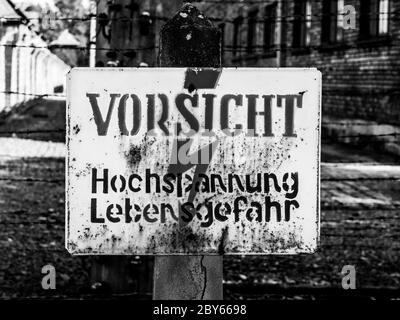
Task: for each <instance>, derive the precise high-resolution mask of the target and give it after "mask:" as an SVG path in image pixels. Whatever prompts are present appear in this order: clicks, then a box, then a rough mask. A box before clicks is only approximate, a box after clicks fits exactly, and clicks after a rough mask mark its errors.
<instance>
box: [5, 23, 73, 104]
mask: <svg viewBox="0 0 400 320" xmlns="http://www.w3.org/2000/svg"><path fill="white" fill-rule="evenodd" d="M69 69H70V67H69V66H68V65H66V64H65V63H64V62H63V61H61V60H60V59H59V58H58V57H57V56H55V55H54V54H52V53H51V52H50V51H49V50H48V49H47V48H46V43H45V42H44V41H43V40H42V39H41V38H40V37H39V36H38V35H37V34H36V33H34V32H32V31H31V30H30V29H29V28H28V27H27V26H26V25H24V24H20V23H10V24H7V23H3V25H2V27H1V28H0V112H3V111H4V110H7V109H10V108H12V107H13V106H15V105H17V104H20V103H22V102H25V101H28V100H32V99H35V98H37V96H38V95H43V94H52V93H54V90H55V89H57V88H58V91H59V90H60V89H59V88H60V87H62V88H63V89H64V88H65V80H66V74H67V72H68V71H69ZM62 91H63V90H62Z"/></svg>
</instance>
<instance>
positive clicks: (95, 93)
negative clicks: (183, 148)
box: [66, 68, 321, 255]
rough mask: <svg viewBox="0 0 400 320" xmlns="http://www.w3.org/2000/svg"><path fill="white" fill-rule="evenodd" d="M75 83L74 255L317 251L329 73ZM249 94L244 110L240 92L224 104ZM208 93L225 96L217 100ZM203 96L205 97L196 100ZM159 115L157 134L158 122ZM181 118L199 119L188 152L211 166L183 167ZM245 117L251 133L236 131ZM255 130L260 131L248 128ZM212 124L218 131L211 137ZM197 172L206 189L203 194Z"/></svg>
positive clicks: (170, 72) (79, 76) (103, 73)
mask: <svg viewBox="0 0 400 320" xmlns="http://www.w3.org/2000/svg"><path fill="white" fill-rule="evenodd" d="M202 74H203V75H207V77H209V79H213V81H212V82H213V83H212V85H210V84H209V82H210V81H208V82H207V81H206V82H204V81H203V78H202ZM188 75H189V76H188ZM190 77H191V78H190ZM189 78H190V79H189ZM68 88H69V90H68V104H67V105H68V115H67V116H68V119H67V124H68V127H67V132H68V137H67V147H68V151H67V154H68V159H67V203H66V206H67V210H66V212H67V218H66V224H67V225H66V247H67V249H68V250H69V252H71V253H72V254H87V255H93V254H107V255H108V254H126V255H131V254H151V255H152V254H160V255H162V254H215V255H218V254H294V253H311V252H314V251H315V250H316V248H317V243H318V238H319V134H320V133H319V123H320V90H321V78H320V74H319V73H318V72H317V71H316V70H315V69H262V68H259V69H251V68H249V69H240V68H239V69H237V68H232V69H231V68H226V69H222V70H221V69H185V68H165V69H163V68H153V69H134V68H130V69H123V68H122V69H121V68H119V69H112V68H107V69H92V68H91V69H86V68H78V69H75V70H74V71H72V72H71V73H70V75H69V81H68ZM111 94H114V95H116V96H115V97H116V98H115V99H116V100H115V104H114V106H113V108H111V109H110V105H112V104H111V103H110V99H111V98H110V97H111ZM125 95H127V96H125ZM132 95H133V96H132ZM152 95H154V99H155V100H154V102H152V100H151V99H152V98H151V96H152ZM178 95H182V96H184V97H185V99H186V101H185V106H186V113H185V110H183V109H182V106H180V107H178V106H177V105H175V104H176V103H177V99H176V98H177V96H178ZM237 95H242V98H241V99H242V100H241V101H239V100H237V101H236V102H237V105H236V106H235V103H234V100H229V103H228V104H227V106H226V107H222V104H223V102H222V100H223V97H226V98H225V99H232V97H233V96H237ZM123 96H125V98H124V99H125V100H122V99H121V97H123ZM205 96H208V98H207V99H210V97H211V96H214V98H212V99H213V105H212V106H211V105H210V103H211V102H210V101H211V100H206V98H205ZM252 96H257V100H254V101H255V105H254V106H255V108H256V109H254V110H253V111H251V110H252V108H253V107H252V106H251V104H252V102H251V101H252V100H251V99H253V98H252ZM264 96H272V98H271V99H270V100H267V98H263V97H264ZM291 96H293V97H295V98H294V99H295V100H293V101H294V102H293V108H294V110H293V112H294V114H293V115H294V116H293V117H290V116H288V111H287V110H288V109H290V102H288V101H289V100H288V99H289V97H291ZM89 97H91V99H92V101H90V99H89ZM135 97H136V98H137V100H135ZM196 97H197V98H196ZM285 97H286V98H285ZM195 98H196V99H198V105H197V106H190V104H189V100H190V99H195ZM254 99H255V98H254ZM285 99H286V100H285ZM277 100H279V103H278V102H277ZM94 101H96V102H97V104H98V108H99V110H98V111H99V113H98V115H96V116H95V115H94V112H95V108H96V105H95V104H94ZM120 101H125V102H126V105H123V104H122V103H121V102H120ZM135 101H136V102H135ZM138 101H139V102H138ZM163 101H164V102H165V101H167V102H168V104H164V102H163ZM266 101H270V102H271V105H270V108H271V109H270V113H266V112H267V111H266V110H267V109H265V108H267V106H269V105H267V104H266V103H267V102H266ZM163 108H164V109H165V108H168V110H167V109H165V110H164V109H163ZM224 108H226V110H227V111H226V114H225V113H223V112H221V110H223V109H224ZM110 110H111V111H110ZM163 110H164V111H163ZM166 110H167V111H166ZM182 110H183V111H182ZM206 110H207V111H206ZM108 111H110V116H109V118H108V116H107V114H108ZM206 112H208V114H206ZM251 112H253V113H254V117H255V120H254V121H253V122H254V124H252V123H253V122H252V120H251V119H252V118H251V117H252V116H251V114H252V113H251ZM210 113H212V116H210ZM188 114H191V115H192V117H194V119H195V120H193V118H190V115H188ZM99 115H100V116H101V117H99ZM152 116H154V119H155V121H154V128H155V129H156V131H155V132H153V131H151V130H150V131H149V130H148V129H149V127H148V125H149V117H152ZM164 117H165V118H164ZM224 117H227V118H226V120H224ZM268 117H271V123H270V124H269V126H267V125H266V121H267V120H266V119H268ZM207 119H208V120H207ZM177 122H179V123H181V126H182V129H183V130H184V131H187V129H188V128H190V126H192V125H193V126H194V127H196V123H198V128H197V131H196V130H195V131H196V133H195V135H194V136H191V137H190V139H187V140H188V141H191V142H190V145H188V146H189V147H188V150H187V153H186V156H187V157H188V158H187V159H189V158H190V157H195V156H198V157H197V159H202V160H204V159H208V160H207V161H209V162H207V163H206V164H204V163H202V164H198V163H194V164H193V163H190V165H182V164H180V169H179V170H180V171H179V170H178V171H179V172H178V171H174V170H176V168H177V166H176V165H175V166H171V160H172V159H174V154H175V153H177V152H179V150H180V149H177V150H175V151H174V146H175V143H174V141H175V139H176V136H175V133H176V132H175V131H174V130H173V128H174V126H175V124H176V123H177ZM107 123H108V124H107ZM291 123H292V124H291ZM239 124H240V125H241V128H242V129H243V130H242V131H237V132H235V131H233V128H235V126H236V125H239ZM225 125H226V126H227V128H229V130H232V131H230V132H231V133H232V135H231V134H228V133H227V132H226V131H224V126H225ZM152 126H153V125H151V126H150V127H151V128H152ZM249 126H250V127H251V128H252V126H255V128H256V133H257V136H251V135H249V134H248V133H249V132H250V131H246V130H248V129H250V127H249ZM206 127H211V129H212V131H211V133H212V134H211V135H204V134H203V133H204V132H205V129H206ZM236 128H237V129H238V128H240V127H239V126H236ZM238 130H239V129H238ZM165 131H166V132H168V136H165ZM161 133H164V135H162V134H161ZM185 139H186V138H185ZM184 141H185V140H184ZM211 145H213V146H215V149H213V150H214V151H212V153H211V155H208V156H207V157H206V158H201V154H200V153H198V152H199V150H208V148H207V146H211ZM185 159H186V158H185ZM190 159H191V160H190V161H192V160H193V159H195V158H190ZM171 168H175V169H174V170H172V169H171ZM171 170H172V171H171ZM178 173H179V174H178ZM171 174H174V176H171ZM196 174H197V178H198V180H196V181H197V183H198V189H196V192H192V193H191V192H190V191H192V190H195V187H193V188H190V187H189V186H190V184H191V183H193V179H194V177H195V176H196ZM199 174H202V175H203V176H200V175H199ZM168 175H170V176H168ZM158 179H159V180H158ZM157 181H159V182H157ZM237 181H239V182H240V183H241V184H242V186H241V185H240V184H239V183H238V182H237ZM212 182H213V183H214V184H215V185H213V183H212ZM230 183H231V184H232V187H231V186H230ZM296 184H297V185H296ZM158 185H159V188H158V187H157V186H158ZM139 188H140V190H139ZM188 199H190V201H188ZM188 203H189V205H190V204H192V205H193V206H194V207H193V208H192V209H188V208H189V206H188V207H184V206H185V205H187V204H188ZM278 206H279V208H280V215H279V214H277V213H278V212H277V211H276V210H277V209H276V208H277V207H278ZM286 208H289V209H288V210H287V209H286ZM171 210H172V211H171ZM235 210H236V211H235ZM185 219H186V220H189V221H186V220H185Z"/></svg>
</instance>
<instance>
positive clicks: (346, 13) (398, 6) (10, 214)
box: [0, 0, 400, 299]
mask: <svg viewBox="0 0 400 320" xmlns="http://www.w3.org/2000/svg"><path fill="white" fill-rule="evenodd" d="M191 2H193V3H194V4H195V5H196V6H197V7H198V8H199V9H200V10H201V11H202V12H203V13H204V14H205V16H206V17H207V18H208V19H210V20H211V21H212V22H213V23H214V25H215V26H216V27H218V28H219V29H220V31H221V37H222V45H221V49H222V65H223V66H224V67H316V68H318V69H319V70H320V71H321V72H322V74H323V96H322V164H321V169H322V176H321V181H322V183H321V211H322V212H321V245H320V249H319V250H318V252H317V253H316V254H313V255H297V256H265V257H261V256H246V257H244V256H243V257H241V256H234V257H224V297H225V298H226V299H324V298H331V297H342V296H343V295H345V296H346V297H348V298H366V299H371V298H400V270H399V267H398V266H399V262H400V261H399V256H400V255H399V253H400V252H399V250H400V223H399V218H400V161H399V159H400V138H399V136H400V19H399V17H400V2H399V1H394V0H363V1H360V0H345V1H343V0H294V1H289V0H278V1H269V0H254V1H251V0H249V1H245V0H243V1H240V0H231V1H230V0H214V1H213V0H208V1H207V0H205V1H191ZM181 6H182V1H169V0H158V1H157V0H114V1H112V0H96V1H90V0H81V1H80V0H72V1H67V0H0V298H2V299H9V298H30V299H43V298H46V299H48V298H51V299H55V298H84V299H104V298H115V299H150V298H151V291H152V259H151V258H146V259H144V258H142V257H138V256H132V257H103V258H96V257H72V256H70V255H69V254H68V253H67V251H66V250H65V249H64V218H65V215H64V214H65V212H64V206H65V203H64V199H65V186H64V181H65V164H64V160H65V158H64V157H65V75H66V73H67V72H68V71H69V70H70V69H71V68H72V67H77V66H80V67H89V66H90V67H95V66H96V67H117V66H118V67H138V66H140V67H154V66H156V65H157V57H158V49H159V32H160V29H161V27H162V26H163V24H165V22H166V21H168V20H169V19H171V18H172V17H173V15H174V14H175V13H176V12H177V10H179V8H180V7H181ZM46 264H52V265H54V267H55V268H56V271H57V288H56V290H43V289H42V287H41V285H40V282H41V279H42V277H43V275H42V273H41V270H42V267H43V266H44V265H46ZM345 265H354V266H355V268H356V271H357V290H347V291H344V290H343V289H342V275H341V270H342V268H343V266H345Z"/></svg>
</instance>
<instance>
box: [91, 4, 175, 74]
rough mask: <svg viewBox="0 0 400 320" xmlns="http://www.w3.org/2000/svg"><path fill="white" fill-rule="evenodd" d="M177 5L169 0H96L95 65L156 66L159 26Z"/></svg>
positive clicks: (172, 12)
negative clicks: (110, 0)
mask: <svg viewBox="0 0 400 320" xmlns="http://www.w3.org/2000/svg"><path fill="white" fill-rule="evenodd" d="M132 4H135V6H134V7H132V6H131V5H132ZM180 5H181V3H180V1H170V0H137V1H131V0H115V1H113V2H112V3H110V2H109V1H107V0H101V1H99V2H98V5H97V17H98V18H97V37H96V46H97V51H96V65H97V66H99V67H101V66H110V67H111V66H120V67H137V66H140V65H143V64H145V65H148V66H156V65H157V56H158V43H159V33H160V28H161V26H162V25H163V24H164V23H165V21H166V20H167V19H168V18H170V17H172V16H173V14H174V13H175V12H176V11H177V10H178V9H179V8H180ZM101 17H104V18H103V19H102V18H101Z"/></svg>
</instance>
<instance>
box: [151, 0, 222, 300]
mask: <svg viewBox="0 0 400 320" xmlns="http://www.w3.org/2000/svg"><path fill="white" fill-rule="evenodd" d="M159 65H160V66H161V67H216V68H217V67H221V34H220V30H219V29H218V28H216V27H214V26H213V25H212V23H211V21H210V20H208V19H207V18H206V17H205V16H204V15H203V14H202V13H201V12H200V11H199V10H198V9H197V8H196V7H195V6H193V5H192V4H189V3H186V4H184V5H183V7H182V8H181V9H180V10H179V11H178V12H177V14H176V15H175V16H174V17H173V18H172V19H171V20H169V21H168V22H167V23H166V24H165V25H164V26H163V27H162V29H161V32H160V54H159ZM222 260H223V259H222V256H205V255H199V256H189V255H187V256H156V257H155V261H154V275H153V277H154V287H153V298H154V299H156V300H179V299H181V300H221V299H222V280H223V277H222V274H223V272H222Z"/></svg>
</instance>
